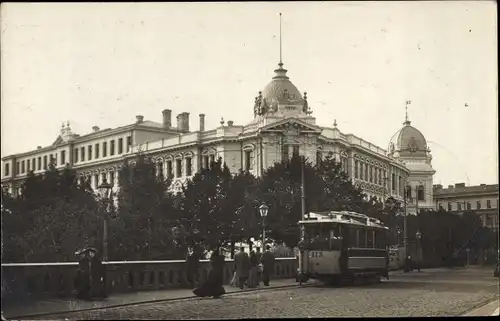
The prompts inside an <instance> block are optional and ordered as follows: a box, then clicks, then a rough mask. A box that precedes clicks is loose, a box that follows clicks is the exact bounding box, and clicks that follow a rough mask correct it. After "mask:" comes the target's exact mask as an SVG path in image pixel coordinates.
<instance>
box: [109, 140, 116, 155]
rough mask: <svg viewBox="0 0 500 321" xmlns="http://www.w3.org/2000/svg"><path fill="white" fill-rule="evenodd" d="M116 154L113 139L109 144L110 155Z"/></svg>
mask: <svg viewBox="0 0 500 321" xmlns="http://www.w3.org/2000/svg"><path fill="white" fill-rule="evenodd" d="M114 154H115V141H114V140H112V141H110V146H109V156H113V155H114Z"/></svg>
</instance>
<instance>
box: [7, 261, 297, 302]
mask: <svg viewBox="0 0 500 321" xmlns="http://www.w3.org/2000/svg"><path fill="white" fill-rule="evenodd" d="M104 264H105V265H106V270H107V285H108V293H109V294H112V293H123V292H134V291H145V290H162V289H169V288H179V287H183V286H185V276H186V275H185V273H186V271H185V266H186V264H185V261H181V260H180V261H116V262H105V263H104ZM77 267H78V263H76V262H67V263H7V264H2V301H4V300H18V299H21V298H54V297H69V296H73V295H74V294H75V290H76V272H77ZM208 271H209V261H208V260H202V261H200V269H199V272H198V275H197V277H196V278H197V281H198V282H200V283H201V282H203V281H204V280H206V277H207V275H208ZM233 271H234V261H233V260H226V261H225V265H224V282H225V284H227V283H229V282H230V281H231V279H232V277H233ZM296 271H297V260H296V259H295V258H277V259H276V264H275V271H274V276H273V277H274V278H294V277H295V275H296Z"/></svg>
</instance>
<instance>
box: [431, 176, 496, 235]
mask: <svg viewBox="0 0 500 321" xmlns="http://www.w3.org/2000/svg"><path fill="white" fill-rule="evenodd" d="M434 202H435V208H436V209H437V210H439V209H444V210H448V211H453V212H464V211H467V210H471V211H475V212H476V213H477V214H478V215H480V216H481V221H482V222H483V226H485V227H489V228H492V229H494V230H496V231H498V184H493V185H486V184H481V185H476V186H465V184H464V183H459V184H455V185H449V186H448V188H443V186H442V185H439V184H438V185H434Z"/></svg>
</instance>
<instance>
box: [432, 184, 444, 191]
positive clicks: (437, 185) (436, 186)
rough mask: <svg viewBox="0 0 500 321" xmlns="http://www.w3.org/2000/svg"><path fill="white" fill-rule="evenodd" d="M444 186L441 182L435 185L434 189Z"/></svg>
mask: <svg viewBox="0 0 500 321" xmlns="http://www.w3.org/2000/svg"><path fill="white" fill-rule="evenodd" d="M442 188H443V185H441V184H436V185H434V189H438V190H439V189H442Z"/></svg>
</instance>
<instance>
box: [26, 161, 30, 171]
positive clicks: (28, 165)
mask: <svg viewBox="0 0 500 321" xmlns="http://www.w3.org/2000/svg"><path fill="white" fill-rule="evenodd" d="M26 162H27V165H26V168H27V169H26V171H27V172H29V171H30V168H31V160H29V159H28V160H27V161H26Z"/></svg>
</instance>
